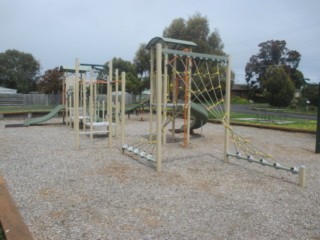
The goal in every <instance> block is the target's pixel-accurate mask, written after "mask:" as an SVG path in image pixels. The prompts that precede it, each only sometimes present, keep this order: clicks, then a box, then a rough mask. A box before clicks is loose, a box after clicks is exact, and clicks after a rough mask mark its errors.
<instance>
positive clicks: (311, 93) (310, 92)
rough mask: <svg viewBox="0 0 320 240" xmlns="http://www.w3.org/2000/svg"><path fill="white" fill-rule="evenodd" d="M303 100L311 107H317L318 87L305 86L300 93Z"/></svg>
mask: <svg viewBox="0 0 320 240" xmlns="http://www.w3.org/2000/svg"><path fill="white" fill-rule="evenodd" d="M301 96H302V98H303V99H305V100H308V101H310V104H311V105H312V106H318V102H319V97H320V96H319V85H305V86H304V87H303V89H302V91H301Z"/></svg>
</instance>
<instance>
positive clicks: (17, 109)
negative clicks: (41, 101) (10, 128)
mask: <svg viewBox="0 0 320 240" xmlns="http://www.w3.org/2000/svg"><path fill="white" fill-rule="evenodd" d="M55 107H56V105H49V106H47V105H25V106H0V114H14V113H28V112H50V111H51V110H52V109H53V108H55Z"/></svg>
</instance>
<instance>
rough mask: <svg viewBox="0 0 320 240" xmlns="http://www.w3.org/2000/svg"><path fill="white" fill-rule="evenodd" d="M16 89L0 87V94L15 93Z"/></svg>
mask: <svg viewBox="0 0 320 240" xmlns="http://www.w3.org/2000/svg"><path fill="white" fill-rule="evenodd" d="M16 93H17V89H11V88H5V87H0V94H16Z"/></svg>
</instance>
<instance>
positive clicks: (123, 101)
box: [121, 72, 126, 146]
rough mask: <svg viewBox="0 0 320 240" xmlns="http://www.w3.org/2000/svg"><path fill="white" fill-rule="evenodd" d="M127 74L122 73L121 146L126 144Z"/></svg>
mask: <svg viewBox="0 0 320 240" xmlns="http://www.w3.org/2000/svg"><path fill="white" fill-rule="evenodd" d="M125 108H126V73H125V72H121V146H123V144H124V134H125V114H126V109H125Z"/></svg>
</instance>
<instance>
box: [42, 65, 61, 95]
mask: <svg viewBox="0 0 320 240" xmlns="http://www.w3.org/2000/svg"><path fill="white" fill-rule="evenodd" d="M62 82H63V72H60V71H59V68H58V67H56V68H54V69H49V70H47V71H46V72H45V73H44V74H43V75H42V76H40V78H39V81H38V84H37V90H38V91H39V92H41V93H46V94H48V93H58V92H61V91H62Z"/></svg>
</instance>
